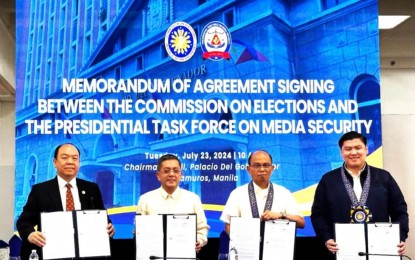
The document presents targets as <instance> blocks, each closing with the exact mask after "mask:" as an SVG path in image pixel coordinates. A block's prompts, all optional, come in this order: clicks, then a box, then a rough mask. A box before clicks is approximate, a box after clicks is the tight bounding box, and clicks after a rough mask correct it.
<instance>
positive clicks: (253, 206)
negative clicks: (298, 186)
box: [220, 150, 305, 234]
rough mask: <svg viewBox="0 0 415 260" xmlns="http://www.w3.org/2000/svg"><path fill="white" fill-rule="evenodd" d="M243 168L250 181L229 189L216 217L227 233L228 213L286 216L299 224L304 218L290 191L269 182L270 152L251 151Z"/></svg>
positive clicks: (270, 218) (300, 225)
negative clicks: (226, 199) (224, 203)
mask: <svg viewBox="0 0 415 260" xmlns="http://www.w3.org/2000/svg"><path fill="white" fill-rule="evenodd" d="M247 170H248V172H249V174H250V175H251V177H252V181H251V182H249V183H248V184H245V185H243V186H240V187H238V188H236V189H235V190H233V191H232V192H231V194H230V195H229V198H228V201H227V202H226V205H225V208H224V210H223V212H222V216H221V217H220V219H221V220H222V221H223V222H225V231H226V232H227V233H228V234H229V231H230V219H231V217H252V218H261V220H264V221H265V220H276V219H287V220H290V221H295V222H296V223H297V227H299V228H303V227H304V225H305V223H304V218H303V216H302V214H301V212H300V209H299V207H298V204H297V203H296V201H295V200H294V197H293V196H292V194H291V192H290V191H289V190H288V189H286V188H284V187H282V186H280V185H277V184H274V183H271V182H270V177H271V174H272V171H273V170H274V165H273V164H272V157H271V155H270V154H269V153H268V152H267V151H264V150H258V151H255V152H253V153H251V154H250V156H249V158H248V166H247Z"/></svg>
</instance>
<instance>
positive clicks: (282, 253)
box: [262, 220, 297, 260]
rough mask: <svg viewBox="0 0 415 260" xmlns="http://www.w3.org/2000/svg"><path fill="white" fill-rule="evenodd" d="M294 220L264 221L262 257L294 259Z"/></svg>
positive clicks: (282, 259)
mask: <svg viewBox="0 0 415 260" xmlns="http://www.w3.org/2000/svg"><path fill="white" fill-rule="evenodd" d="M296 227H297V224H296V222H290V221H287V220H269V221H266V222H265V228H264V248H263V255H262V259H280V260H293V259H294V244H295V234H296V230H297V229H296Z"/></svg>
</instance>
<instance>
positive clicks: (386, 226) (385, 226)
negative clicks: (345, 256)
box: [367, 223, 401, 260]
mask: <svg viewBox="0 0 415 260" xmlns="http://www.w3.org/2000/svg"><path fill="white" fill-rule="evenodd" d="M399 230H400V227H399V224H393V223H370V224H367V243H368V253H369V254H377V255H369V260H395V259H396V260H398V259H401V257H400V256H378V255H379V254H387V255H397V254H398V247H397V245H398V244H399V242H400V236H399Z"/></svg>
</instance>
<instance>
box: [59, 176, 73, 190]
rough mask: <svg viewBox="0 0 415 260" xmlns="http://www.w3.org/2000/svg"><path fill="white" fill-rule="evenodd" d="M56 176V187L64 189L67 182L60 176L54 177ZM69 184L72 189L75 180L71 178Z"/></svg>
mask: <svg viewBox="0 0 415 260" xmlns="http://www.w3.org/2000/svg"><path fill="white" fill-rule="evenodd" d="M56 176H57V177H58V185H59V187H61V188H62V187H63V188H66V184H67V183H68V182H67V181H65V180H64V179H62V177H61V176H59V175H56ZM69 183H70V184H71V185H72V187H76V178H73V179H72V180H71V181H70V182H69Z"/></svg>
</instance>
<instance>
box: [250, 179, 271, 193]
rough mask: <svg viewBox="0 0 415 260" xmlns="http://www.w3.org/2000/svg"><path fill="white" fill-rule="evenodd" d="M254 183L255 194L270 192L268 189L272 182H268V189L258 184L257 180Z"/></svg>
mask: <svg viewBox="0 0 415 260" xmlns="http://www.w3.org/2000/svg"><path fill="white" fill-rule="evenodd" d="M252 183H253V184H254V191H255V194H257V195H260V194H262V193H265V194H268V190H269V185H270V184H271V182H269V183H268V186H267V188H266V189H262V188H261V187H259V186H258V185H256V184H255V182H252Z"/></svg>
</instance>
